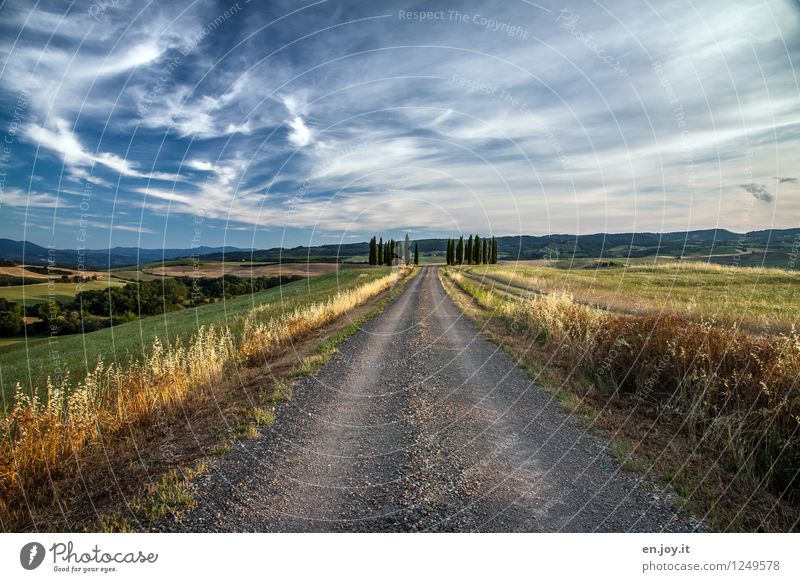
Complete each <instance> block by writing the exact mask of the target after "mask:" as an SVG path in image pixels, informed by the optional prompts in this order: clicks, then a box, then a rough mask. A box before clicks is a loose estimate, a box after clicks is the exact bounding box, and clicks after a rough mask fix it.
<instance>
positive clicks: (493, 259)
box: [491, 237, 497, 265]
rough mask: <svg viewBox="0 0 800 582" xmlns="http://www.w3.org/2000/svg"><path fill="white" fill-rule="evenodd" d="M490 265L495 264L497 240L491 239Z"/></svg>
mask: <svg viewBox="0 0 800 582" xmlns="http://www.w3.org/2000/svg"><path fill="white" fill-rule="evenodd" d="M491 261H492V264H493V265H495V264H497V239H496V238H495V237H492V259H491Z"/></svg>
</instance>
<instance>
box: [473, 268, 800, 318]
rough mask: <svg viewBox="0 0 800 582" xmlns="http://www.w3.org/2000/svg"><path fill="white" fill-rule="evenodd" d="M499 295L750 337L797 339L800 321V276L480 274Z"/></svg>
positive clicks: (767, 272) (734, 271)
mask: <svg viewBox="0 0 800 582" xmlns="http://www.w3.org/2000/svg"><path fill="white" fill-rule="evenodd" d="M468 274H469V276H471V277H473V278H477V279H486V282H489V283H494V284H495V285H496V287H497V288H498V289H499V290H506V291H508V292H511V293H516V294H518V295H524V294H525V293H526V291H535V292H544V293H550V292H556V291H564V292H567V293H570V294H571V295H572V296H573V297H575V299H576V300H577V301H579V302H582V303H586V304H590V305H592V306H598V307H601V308H604V309H610V310H612V311H617V312H620V313H625V314H634V315H678V316H681V317H685V318H687V319H691V320H692V321H694V322H696V323H711V324H714V325H718V326H720V327H730V326H732V325H738V326H741V327H742V328H744V329H746V330H747V331H750V332H764V333H789V332H790V331H791V329H792V327H793V326H794V325H797V323H798V318H799V317H800V315H799V314H800V273H796V272H792V271H787V270H782V269H772V268H749V267H748V268H735V267H728V266H723V265H713V264H706V263H690V262H682V263H676V262H673V263H666V264H659V265H636V266H631V267H628V268H614V269H574V270H567V269H553V268H547V267H529V266H517V267H513V266H510V265H496V266H486V267H472V268H470V269H469V273H468Z"/></svg>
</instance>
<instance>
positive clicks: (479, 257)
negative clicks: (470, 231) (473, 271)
mask: <svg viewBox="0 0 800 582" xmlns="http://www.w3.org/2000/svg"><path fill="white" fill-rule="evenodd" d="M495 263H497V239H496V238H495V237H492V238H491V239H488V238H485V237H484V238H481V237H480V236H479V235H477V234H476V235H474V236H473V235H470V237H469V238H468V239H467V240H466V241H465V240H464V237H463V236H461V237H459V238H458V240H456V239H454V238H449V239H447V264H448V265H464V264H467V265H494V264H495Z"/></svg>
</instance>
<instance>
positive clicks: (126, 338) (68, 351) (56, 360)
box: [0, 268, 389, 410]
mask: <svg viewBox="0 0 800 582" xmlns="http://www.w3.org/2000/svg"><path fill="white" fill-rule="evenodd" d="M388 272H389V269H388V268H379V269H376V268H370V269H363V270H362V269H342V270H340V271H338V272H333V273H329V274H326V275H320V276H318V277H312V278H309V279H307V280H303V281H297V282H294V283H290V284H287V285H284V286H282V287H276V288H273V289H269V290H267V291H262V292H260V293H256V294H253V295H243V296H240V297H235V298H233V299H230V300H228V301H220V302H218V303H214V304H211V305H204V306H201V307H198V308H196V309H184V310H181V311H175V312H172V313H167V314H165V315H160V316H152V317H147V318H144V319H140V320H137V321H133V322H130V323H126V324H123V325H118V326H116V327H112V328H107V329H103V330H100V331H96V332H93V333H88V334H85V335H66V336H61V337H58V338H56V339H55V340H53V341H49V340H48V339H47V338H44V339H42V338H37V339H35V340H33V341H29V342H27V343H25V342H22V343H20V342H16V343H13V344H11V345H6V346H0V392H1V393H2V398H3V401H2V403H0V404H2V408H3V409H4V410H5V409H7V407H8V405H9V403H10V401H11V400H10V398H11V397H12V396H13V393H14V389H15V385H16V383H17V382H20V383H21V384H22V385H23V387H29V386H34V387H36V388H37V389H41V388H42V387H43V386H44V385H45V382H46V379H47V376H48V375H50V376H56V375H57V374H58V373H59V370H61V371H62V372H64V371H68V372H69V374H70V376H71V377H72V378H82V377H83V376H84V375H85V374H86V372H87V371H90V370H93V369H94V367H95V365H96V363H97V360H98V358H99V357H100V356H102V357H103V358H104V359H105V362H106V363H107V364H108V363H110V362H116V363H118V364H119V365H126V364H127V363H128V361H129V360H130V358H134V359H139V358H141V357H142V355H143V354H146V353H149V350H150V349H151V346H152V344H153V340H154V339H155V338H156V337H158V338H159V339H160V340H161V341H162V342H164V343H167V342H172V341H175V339H177V338H187V337H189V336H190V335H191V334H192V333H194V332H195V331H196V330H197V329H198V328H199V327H200V326H201V325H209V324H212V323H213V324H216V325H226V324H227V325H228V326H229V328H230V329H231V331H232V332H233V333H238V332H239V331H240V330H241V327H242V324H243V318H244V315H245V314H246V313H247V312H248V311H249V310H250V309H251V308H252V307H253V306H255V305H262V304H270V306H271V307H270V308H269V309H267V310H266V311H265V312H264V313H263V316H264V317H274V316H277V315H280V314H281V313H284V312H287V311H290V310H293V309H295V308H297V307H301V306H304V305H308V304H310V303H315V302H319V301H323V300H325V299H327V298H328V297H330V296H332V295H334V294H335V293H336V292H337V291H339V290H342V289H349V288H352V287H354V286H357V285H360V284H362V283H366V282H368V281H372V280H374V279H378V278H380V277H382V276H384V275H386V274H388Z"/></svg>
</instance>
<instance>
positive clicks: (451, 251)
mask: <svg viewBox="0 0 800 582" xmlns="http://www.w3.org/2000/svg"><path fill="white" fill-rule="evenodd" d="M455 254H456V250H455V241H453V239H451V238H449V239H447V264H448V265H452V264H453V263H454V261H453V257H454V256H455Z"/></svg>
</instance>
